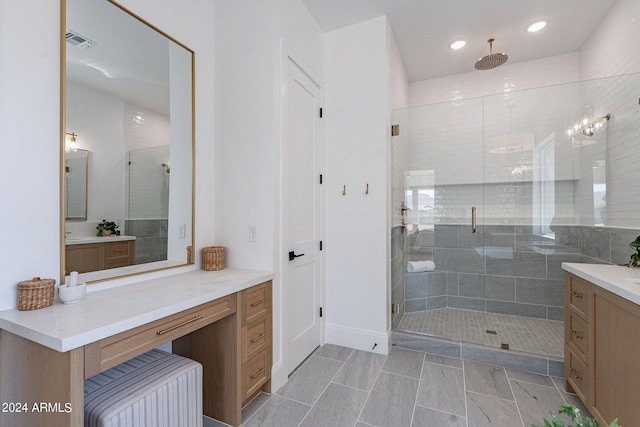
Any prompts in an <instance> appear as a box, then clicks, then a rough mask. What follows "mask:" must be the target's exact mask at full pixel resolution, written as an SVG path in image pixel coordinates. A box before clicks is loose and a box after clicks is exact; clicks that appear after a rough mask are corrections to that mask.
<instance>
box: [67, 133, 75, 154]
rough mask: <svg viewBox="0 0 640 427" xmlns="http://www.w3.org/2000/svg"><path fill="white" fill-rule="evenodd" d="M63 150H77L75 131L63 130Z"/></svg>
mask: <svg viewBox="0 0 640 427" xmlns="http://www.w3.org/2000/svg"><path fill="white" fill-rule="evenodd" d="M64 151H66V152H67V153H69V152H71V151H74V152H75V151H78V135H76V134H75V133H73V132H72V133H69V132H65V134H64Z"/></svg>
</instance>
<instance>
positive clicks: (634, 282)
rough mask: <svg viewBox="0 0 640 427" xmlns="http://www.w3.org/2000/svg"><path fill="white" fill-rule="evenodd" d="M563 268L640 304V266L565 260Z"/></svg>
mask: <svg viewBox="0 0 640 427" xmlns="http://www.w3.org/2000/svg"><path fill="white" fill-rule="evenodd" d="M562 268H563V269H564V270H566V271H568V272H569V273H573V274H575V275H576V276H578V277H581V278H583V279H585V280H588V281H589V282H591V283H594V284H596V285H598V286H600V287H601V288H603V289H606V290H608V291H609V292H612V293H614V294H616V295H618V296H620V297H622V298H624V299H626V300H629V301H631V302H634V303H636V304H640V268H629V267H624V266H619V265H607V264H578V263H571V262H563V263H562Z"/></svg>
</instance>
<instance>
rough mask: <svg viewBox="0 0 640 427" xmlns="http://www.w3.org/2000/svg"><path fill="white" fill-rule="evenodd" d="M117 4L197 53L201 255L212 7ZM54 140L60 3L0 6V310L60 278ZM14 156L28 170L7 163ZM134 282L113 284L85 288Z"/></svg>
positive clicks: (207, 200)
mask: <svg viewBox="0 0 640 427" xmlns="http://www.w3.org/2000/svg"><path fill="white" fill-rule="evenodd" d="M120 3H121V4H123V5H124V6H125V7H130V8H131V9H132V10H133V11H134V12H135V13H137V14H139V15H140V16H141V17H143V18H145V19H146V20H148V21H149V22H151V23H152V24H154V25H156V26H157V27H159V28H161V29H162V30H164V31H166V32H167V33H168V34H171V35H172V36H173V37H175V38H176V39H177V40H179V41H181V42H183V43H184V44H186V45H187V46H189V47H190V48H192V49H193V50H195V51H196V123H197V128H196V153H197V165H196V170H197V174H198V177H197V184H196V185H197V188H196V197H197V203H196V225H195V227H196V247H202V246H204V245H206V244H210V242H211V241H213V240H214V237H215V235H214V226H213V219H214V218H215V212H214V198H213V196H214V188H213V170H212V168H211V165H212V164H213V162H214V145H213V134H214V123H213V120H212V117H214V116H215V110H214V104H213V99H214V82H213V77H212V76H213V75H214V56H213V46H214V39H213V26H212V22H213V18H214V13H213V4H212V2H210V1H207V0H194V1H191V2H188V3H184V2H176V1H172V0H162V1H157V0H123V1H121V2H120ZM24 28H29V31H26V32H25V31H24ZM15 34H22V36H21V37H22V38H21V40H22V42H21V43H15V40H16V38H15ZM60 133H61V130H60V3H59V2H56V1H50V0H28V1H25V2H13V1H9V0H0V159H2V161H3V163H4V166H3V167H2V168H0V183H1V185H0V236H2V238H1V239H0V271H1V272H2V275H1V276H0V277H1V280H0V310H4V309H10V308H14V307H16V306H17V287H16V285H17V283H18V282H19V281H21V280H25V279H29V278H31V277H33V276H35V275H38V276H41V277H53V278H56V279H59V278H60V270H61V269H60V241H61V235H60ZM16 153H19V155H20V157H21V158H23V159H28V162H27V163H26V164H25V162H17V161H10V160H11V159H15V158H16ZM197 255H198V257H197V262H200V258H199V254H197ZM194 268H197V266H193V267H185V268H183V269H179V270H165V271H162V272H157V273H152V274H149V275H146V276H142V277H144V278H153V277H157V276H160V275H168V274H173V273H176V272H178V271H184V270H188V269H194ZM140 279H141V277H140V276H138V277H131V278H126V279H119V280H114V281H110V282H108V285H104V284H103V285H100V286H99V285H95V287H92V290H97V289H99V288H102V287H104V286H114V285H119V284H125V283H131V282H133V281H136V280H140Z"/></svg>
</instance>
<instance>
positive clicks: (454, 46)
mask: <svg viewBox="0 0 640 427" xmlns="http://www.w3.org/2000/svg"><path fill="white" fill-rule="evenodd" d="M466 44H467V42H466V41H464V40H458V41H455V42H453V43H451V44H450V45H449V47H450V48H451V49H460V48H463V47H464V45H466Z"/></svg>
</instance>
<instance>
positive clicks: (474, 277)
mask: <svg viewBox="0 0 640 427" xmlns="http://www.w3.org/2000/svg"><path fill="white" fill-rule="evenodd" d="M458 277H459V284H458V290H459V295H460V296H461V297H469V298H483V297H484V275H483V274H464V273H460V274H459V276H458Z"/></svg>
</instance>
